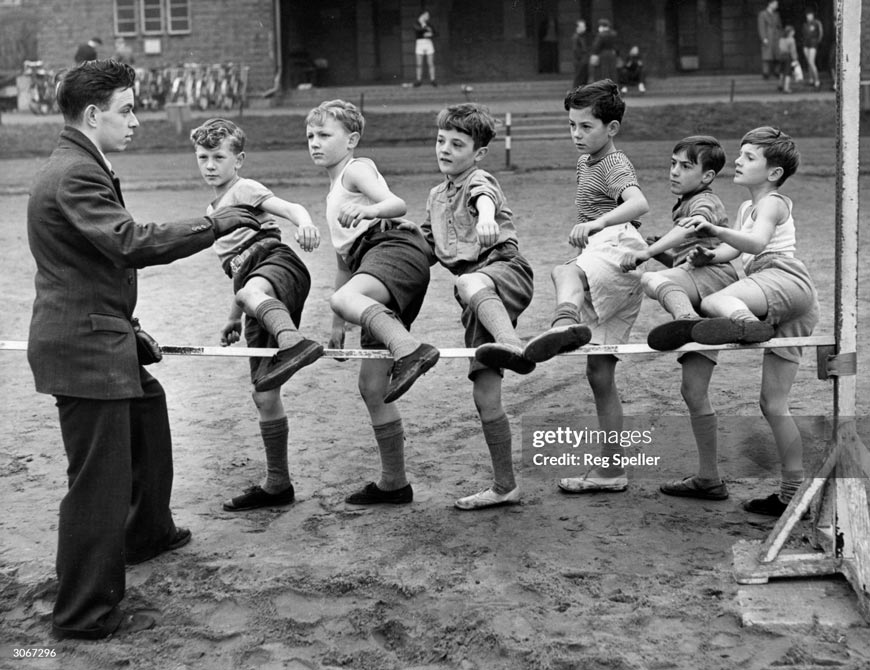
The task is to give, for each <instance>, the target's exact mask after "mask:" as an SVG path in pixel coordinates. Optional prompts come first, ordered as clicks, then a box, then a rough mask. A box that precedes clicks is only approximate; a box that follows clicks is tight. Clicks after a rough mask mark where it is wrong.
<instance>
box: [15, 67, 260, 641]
mask: <svg viewBox="0 0 870 670" xmlns="http://www.w3.org/2000/svg"><path fill="white" fill-rule="evenodd" d="M135 78H136V73H135V71H134V70H133V69H132V68H131V67H130V66H129V65H123V64H120V63H117V62H115V61H99V60H98V61H90V62H86V63H82V64H81V65H79V66H78V67H75V68H73V69H72V70H70V71H69V72H68V73H67V74H66V76H65V77H64V78H63V80H62V81H61V83H60V86H59V88H58V95H57V102H58V106H59V107H60V110H61V112H63V115H64V121H65V123H66V126H65V128H64V129H63V131H62V132H61V134H60V139H59V141H58V144H57V147H56V149H55V150H54V152H53V153H52V155H51V157H50V158H49V160H48V162H47V163H46V165H45V166H44V167H43V168H42V169H41V170H40V172H39V174H38V175H37V176H36V178H35V181H34V183H33V186H32V188H31V192H30V193H31V194H30V200H29V203H28V207H27V234H28V240H29V243H30V249H31V252H32V253H33V256H34V258H35V260H36V278H35V283H36V299H35V301H34V304H33V317H32V321H31V324H30V337H29V342H28V352H27V358H28V361H29V363H30V366H31V369H32V371H33V375H34V378H35V381H36V390H37V391H39V392H40V393H48V394H51V395H53V396H55V399H56V401H57V408H58V413H59V417H60V429H61V435H62V438H63V444H64V449H65V450H66V454H67V459H68V463H69V464H68V469H67V475H68V484H69V489H68V491H67V493H66V495H65V497H64V499H63V501H62V502H61V505H60V519H59V525H58V548H57V576H58V592H57V601H56V603H55V607H54V613H53V617H52V624H53V625H52V633H53V634H54V636H55V637H57V638H59V639H63V638H68V637H76V638H90V639H95V638H101V637H106V636H108V635H111V634H113V633H120V632H122V631H125V630H128V631H135V630H141V629H144V628H150V627H151V626H152V625H153V624H154V620H153V619H152V618H151V617H149V616H147V615H145V614H143V613H138V614H133V615H131V614H124V613H123V612H121V610H120V608H119V607H118V604H119V603H120V602H121V599H122V598H123V597H124V588H125V580H124V566H125V563H139V562H142V561H145V560H148V559H150V558H153V557H154V556H157V555H158V554H160V553H162V552H164V551H167V550H170V549H177V548H179V547H181V546H183V545H185V544H187V542H189V541H190V531H189V530H186V529H183V528H177V527H176V526H175V523H174V522H173V520H172V515H171V513H170V510H169V498H170V493H171V489H172V474H173V472H172V443H171V438H170V432H169V420H168V417H167V411H166V397H165V395H164V392H163V388H162V387H161V385H160V383H159V382H158V381H157V380H156V379H154V377H152V376H151V375H150V374H149V373H148V372H146V370H145V369H144V368H143V367H141V365H140V363H139V359H138V356H137V336H136V333H135V332H134V325H133V321H132V320H133V310H134V309H135V307H136V292H137V289H136V281H137V280H136V268H140V267H144V266H148V265H158V264H163V263H169V262H171V261H174V260H176V259H178V258H182V257H184V256H189V255H191V254H194V253H196V252H197V251H200V250H202V249H205V248H207V247H209V246H210V245H211V244H212V243H213V242H214V241H215V238H216V237H218V236H220V235H223V234H226V233H228V232H230V231H232V230H235V229H236V228H238V227H239V226H247V227H250V228H255V229H257V228H259V223H258V222H257V219H256V218H255V217H254V216H252V214H251V213H250V212H249V211H246V210H245V209H242V208H226V209H223V210H218V211H217V212H215V213H213V214H212V215H211V216H209V217H202V218H197V219H191V220H187V221H178V222H174V223H163V224H156V223H144V224H143V223H137V222H136V221H134V220H133V217H132V216H131V214H130V213H129V212H128V211H127V210H126V209H125V208H124V201H123V198H122V197H121V190H120V184H119V182H118V180H117V179H115V176H114V173H113V172H112V169H111V165H110V163H109V161H108V160H107V158H106V154H107V153H109V152H112V151H123V150H124V149H125V148H126V147H127V144H129V142H130V140H131V139H132V137H133V132H134V130H135V129H136V127H137V126H138V125H139V122H138V121H137V119H136V116H135V115H134V114H133V104H134V99H133V89H132V86H133V84H134V81H135Z"/></svg>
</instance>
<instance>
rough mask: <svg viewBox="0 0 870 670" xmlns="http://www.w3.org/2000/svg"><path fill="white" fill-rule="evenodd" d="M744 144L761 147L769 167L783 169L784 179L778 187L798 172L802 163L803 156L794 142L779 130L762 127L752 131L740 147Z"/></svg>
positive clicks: (779, 182) (747, 134)
mask: <svg viewBox="0 0 870 670" xmlns="http://www.w3.org/2000/svg"><path fill="white" fill-rule="evenodd" d="M744 144H754V145H755V146H757V147H761V151H762V153H763V154H764V157H765V159H767V163H768V165H773V166H775V167H780V168H782V177H780V178H779V181H777V182H776V185H777V186H782V184H783V183H784V182H785V180H786V179H788V178H789V177H791V176H792V175H793V174H794V173H795V172H797V169H798V166H799V165H800V163H801V155H800V152H799V151H798V150H797V146H796V145H795V143H794V140H793V139H792V138H791V136H789V135H786V134H785V133H784V132H782V131H781V130H780V129H779V128H774V127H773V126H761V127H760V128H755V129H754V130H750V131H749V132H748V133H746V134H745V135H744V136H743V139H741V140H740V146H741V147H742V146H743V145H744Z"/></svg>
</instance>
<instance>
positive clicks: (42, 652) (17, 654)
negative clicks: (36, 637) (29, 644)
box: [12, 647, 57, 658]
mask: <svg viewBox="0 0 870 670" xmlns="http://www.w3.org/2000/svg"><path fill="white" fill-rule="evenodd" d="M55 656H57V650H56V649H46V648H42V647H37V648H34V649H31V648H27V649H14V650H13V651H12V657H13V658H54V657H55Z"/></svg>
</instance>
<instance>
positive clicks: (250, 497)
mask: <svg viewBox="0 0 870 670" xmlns="http://www.w3.org/2000/svg"><path fill="white" fill-rule="evenodd" d="M295 496H296V492H295V491H294V490H293V484H290V486H288V487H287V488H286V489H284V490H283V491H279V492H278V493H268V492H267V491H264V490H263V487H262V486H252V487H251V488H249V489H246V490H245V492H244V493H243V494H242V495H240V496H236V497H235V498H233V499H232V500H227V501H226V502H225V503H224V510H226V511H227V512H244V511H245V510H249V509H259V508H261V507H279V506H281V505H289V504H290V503H292V502H293V500H294V498H295Z"/></svg>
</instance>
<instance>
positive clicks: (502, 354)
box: [474, 342, 536, 375]
mask: <svg viewBox="0 0 870 670" xmlns="http://www.w3.org/2000/svg"><path fill="white" fill-rule="evenodd" d="M474 358H475V360H477V362H478V363H482V364H483V365H485V366H487V367H489V368H493V369H495V370H499V369H505V370H511V371H512V372H516V373H517V374H518V375H527V374H529V373H530V372H533V371H534V370H535V367H536V366H535V364H534V363H533V362H532V361H530V360H529V359H528V358H526V357H525V356H523V350H522V348H520V347H512V346H511V345H509V344H502V343H501V342H489V343H487V344H481V345H480V346H479V347H478V348H477V349H476V350H475V352H474Z"/></svg>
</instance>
